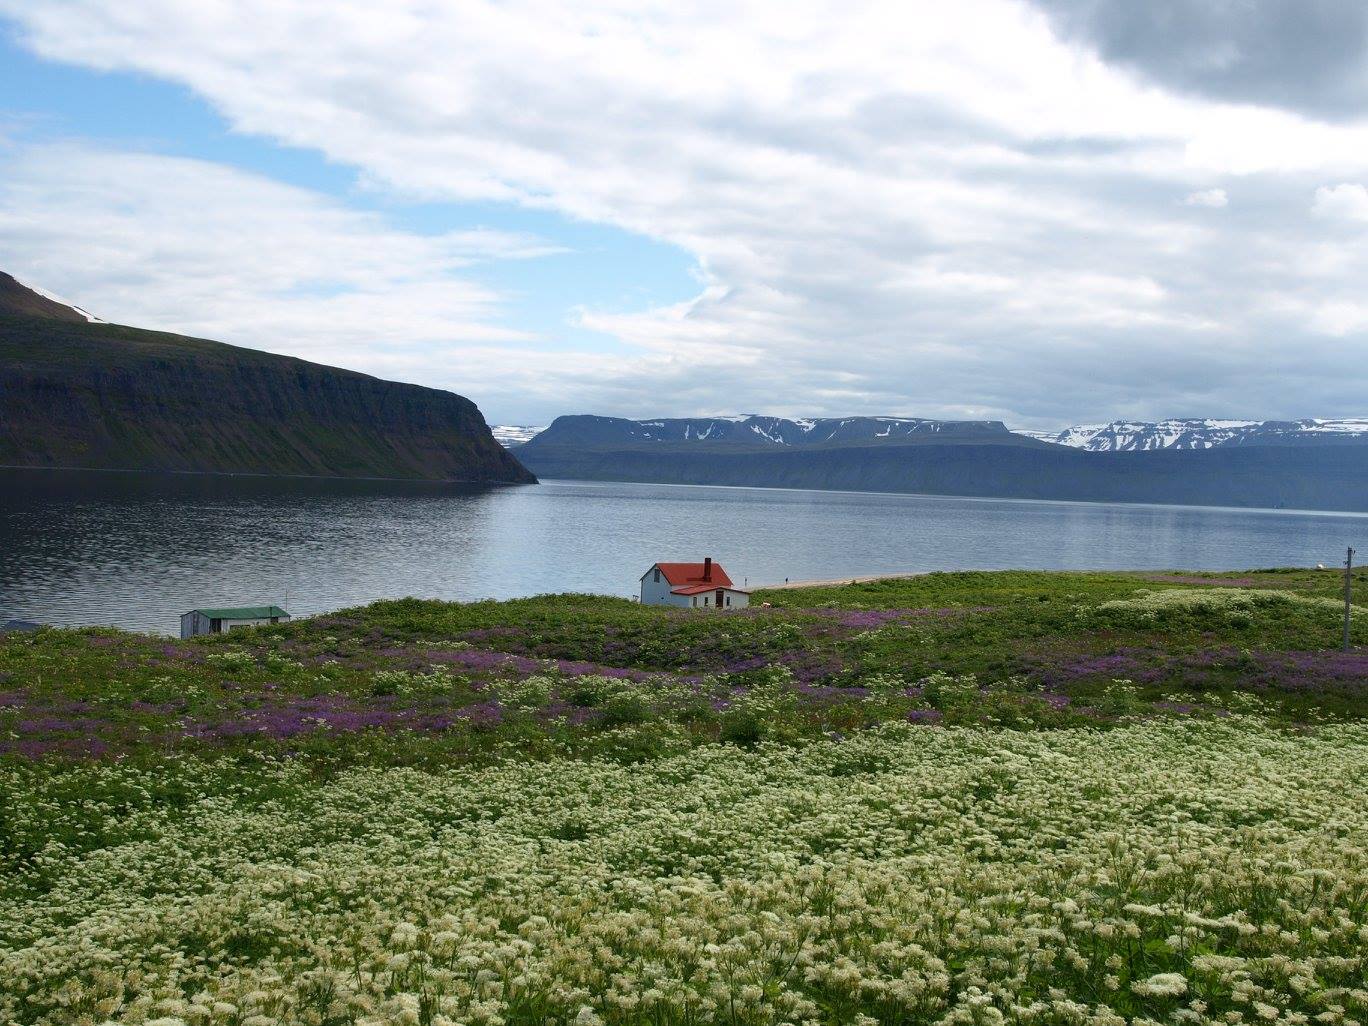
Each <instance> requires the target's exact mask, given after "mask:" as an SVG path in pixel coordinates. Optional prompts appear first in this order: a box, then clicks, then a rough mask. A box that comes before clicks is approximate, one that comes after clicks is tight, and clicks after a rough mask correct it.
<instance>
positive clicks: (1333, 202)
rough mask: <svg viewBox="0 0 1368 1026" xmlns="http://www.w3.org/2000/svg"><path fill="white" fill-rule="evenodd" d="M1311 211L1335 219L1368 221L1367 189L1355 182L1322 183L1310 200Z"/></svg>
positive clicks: (1318, 215) (1319, 215)
mask: <svg viewBox="0 0 1368 1026" xmlns="http://www.w3.org/2000/svg"><path fill="white" fill-rule="evenodd" d="M1311 213H1313V214H1314V215H1316V216H1317V217H1324V218H1328V219H1330V220H1336V221H1368V189H1365V188H1364V187H1363V186H1362V185H1360V184H1358V183H1357V182H1342V183H1340V184H1339V185H1322V186H1321V187H1320V188H1319V189H1317V190H1316V198H1315V199H1314V200H1313V201H1312V202H1311Z"/></svg>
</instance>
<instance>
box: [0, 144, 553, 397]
mask: <svg viewBox="0 0 1368 1026" xmlns="http://www.w3.org/2000/svg"><path fill="white" fill-rule="evenodd" d="M0 240H3V241H2V242H0V267H4V268H5V269H6V270H10V271H13V272H14V273H16V274H18V275H20V276H21V277H22V278H24V279H25V280H28V281H32V282H33V283H35V284H38V285H40V286H47V287H51V288H53V289H56V290H58V291H60V292H62V293H64V294H66V295H69V296H73V297H79V300H78V301H79V302H80V303H81V305H82V306H85V307H88V308H89V309H91V310H92V311H98V314H99V316H101V317H103V318H105V319H106V320H112V321H116V322H119V323H125V324H134V325H139V326H144V327H157V328H163V329H166V330H174V331H177V332H181V333H185V334H191V335H200V336H206V337H209V338H216V339H220V340H223V341H228V342H237V343H240V344H247V345H252V346H254V347H256V348H264V349H270V350H273V351H276V352H284V353H290V354H292V355H297V356H303V357H306V358H310V359H315V360H325V361H330V362H335V363H341V364H343V365H345V366H348V367H353V368H356V369H359V370H366V371H371V372H374V373H379V374H389V375H393V376H397V377H403V378H407V379H409V380H415V379H425V380H426V379H429V378H435V379H437V380H441V381H443V382H444V383H446V384H448V385H449V386H453V385H457V384H460V381H461V374H460V373H459V372H458V371H455V370H454V369H453V368H451V367H444V366H443V363H444V352H445V351H447V350H449V349H450V347H451V346H452V345H453V344H459V343H472V344H483V345H488V344H491V343H519V344H522V343H529V342H531V341H533V340H531V339H529V338H528V337H527V336H526V335H524V334H523V333H520V332H518V331H514V330H511V329H509V328H508V327H506V326H505V325H504V324H503V323H502V320H503V315H504V313H505V312H506V299H505V297H503V296H501V295H499V294H497V293H496V292H494V291H492V290H491V289H489V288H488V287H487V286H484V285H480V284H477V283H475V282H473V281H471V280H469V279H467V278H465V277H463V276H462V274H461V272H462V271H463V270H464V269H467V268H470V267H473V266H476V265H479V264H483V263H487V262H489V261H494V260H508V259H525V258H530V257H535V256H540V255H544V254H546V253H548V252H553V251H557V248H556V247H554V246H552V245H550V244H549V243H547V242H546V241H545V240H542V239H537V238H535V237H532V236H526V235H519V234H516V233H508V232H496V231H486V230H473V231H461V232H449V233H444V234H438V235H419V234H415V233H411V232H404V231H400V230H397V229H395V228H393V227H390V226H389V225H387V224H386V223H385V221H384V220H383V219H382V218H380V217H379V216H377V215H374V214H370V213H360V212H357V211H354V210H349V209H347V208H345V207H342V206H340V205H338V204H336V203H335V202H332V201H330V200H327V199H324V198H322V197H320V196H318V195H316V194H314V193H311V192H309V191H307V190H303V189H299V188H295V187H292V186H286V185H281V184H279V183H276V182H273V181H270V180H268V179H265V178H261V177H259V176H256V175H252V174H247V173H244V172H241V171H237V170H234V169H232V168H227V167H224V166H221V165H217V164H213V163H208V162H205V161H199V160H190V159H185V158H178V157H167V156H162V155H156V154H145V153H129V152H123V151H118V150H111V149H108V148H103V147H94V146H89V145H80V144H53V145H34V146H12V147H10V148H8V149H0ZM424 368H426V369H424Z"/></svg>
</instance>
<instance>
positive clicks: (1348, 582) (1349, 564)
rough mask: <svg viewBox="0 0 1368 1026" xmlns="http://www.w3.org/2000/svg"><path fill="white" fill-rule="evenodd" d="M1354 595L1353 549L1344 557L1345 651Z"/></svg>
mask: <svg viewBox="0 0 1368 1026" xmlns="http://www.w3.org/2000/svg"><path fill="white" fill-rule="evenodd" d="M1353 595H1354V550H1353V549H1352V548H1351V549H1350V550H1349V551H1348V553H1347V554H1346V555H1345V557H1344V650H1345V651H1346V652H1348V651H1349V615H1350V613H1352V612H1353V605H1352V602H1353Z"/></svg>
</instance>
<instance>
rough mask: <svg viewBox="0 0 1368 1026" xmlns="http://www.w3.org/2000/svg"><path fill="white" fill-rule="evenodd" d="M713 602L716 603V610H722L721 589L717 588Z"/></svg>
mask: <svg viewBox="0 0 1368 1026" xmlns="http://www.w3.org/2000/svg"><path fill="white" fill-rule="evenodd" d="M715 602H716V604H717V608H718V609H721V608H722V589H721V588H718V589H717V598H716V600H715Z"/></svg>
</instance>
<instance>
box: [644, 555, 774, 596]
mask: <svg viewBox="0 0 1368 1026" xmlns="http://www.w3.org/2000/svg"><path fill="white" fill-rule="evenodd" d="M641 601H642V604H643V605H648V606H688V607H689V608H690V609H741V608H743V607H745V606H748V605H750V592H748V591H746V590H745V589H744V588H738V587H737V586H736V585H735V584H733V583H732V579H731V578H730V577H729V576H727V571H725V570H723V569H722V565H721V564H720V563H714V562H713V561H712V557H711V556H709V557H707V558H705V559H704V560H703V562H701V563H653V564H652V565H651V568H650V569H649V570H647V571H646V572H645V573H644V574H642V575H641Z"/></svg>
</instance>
